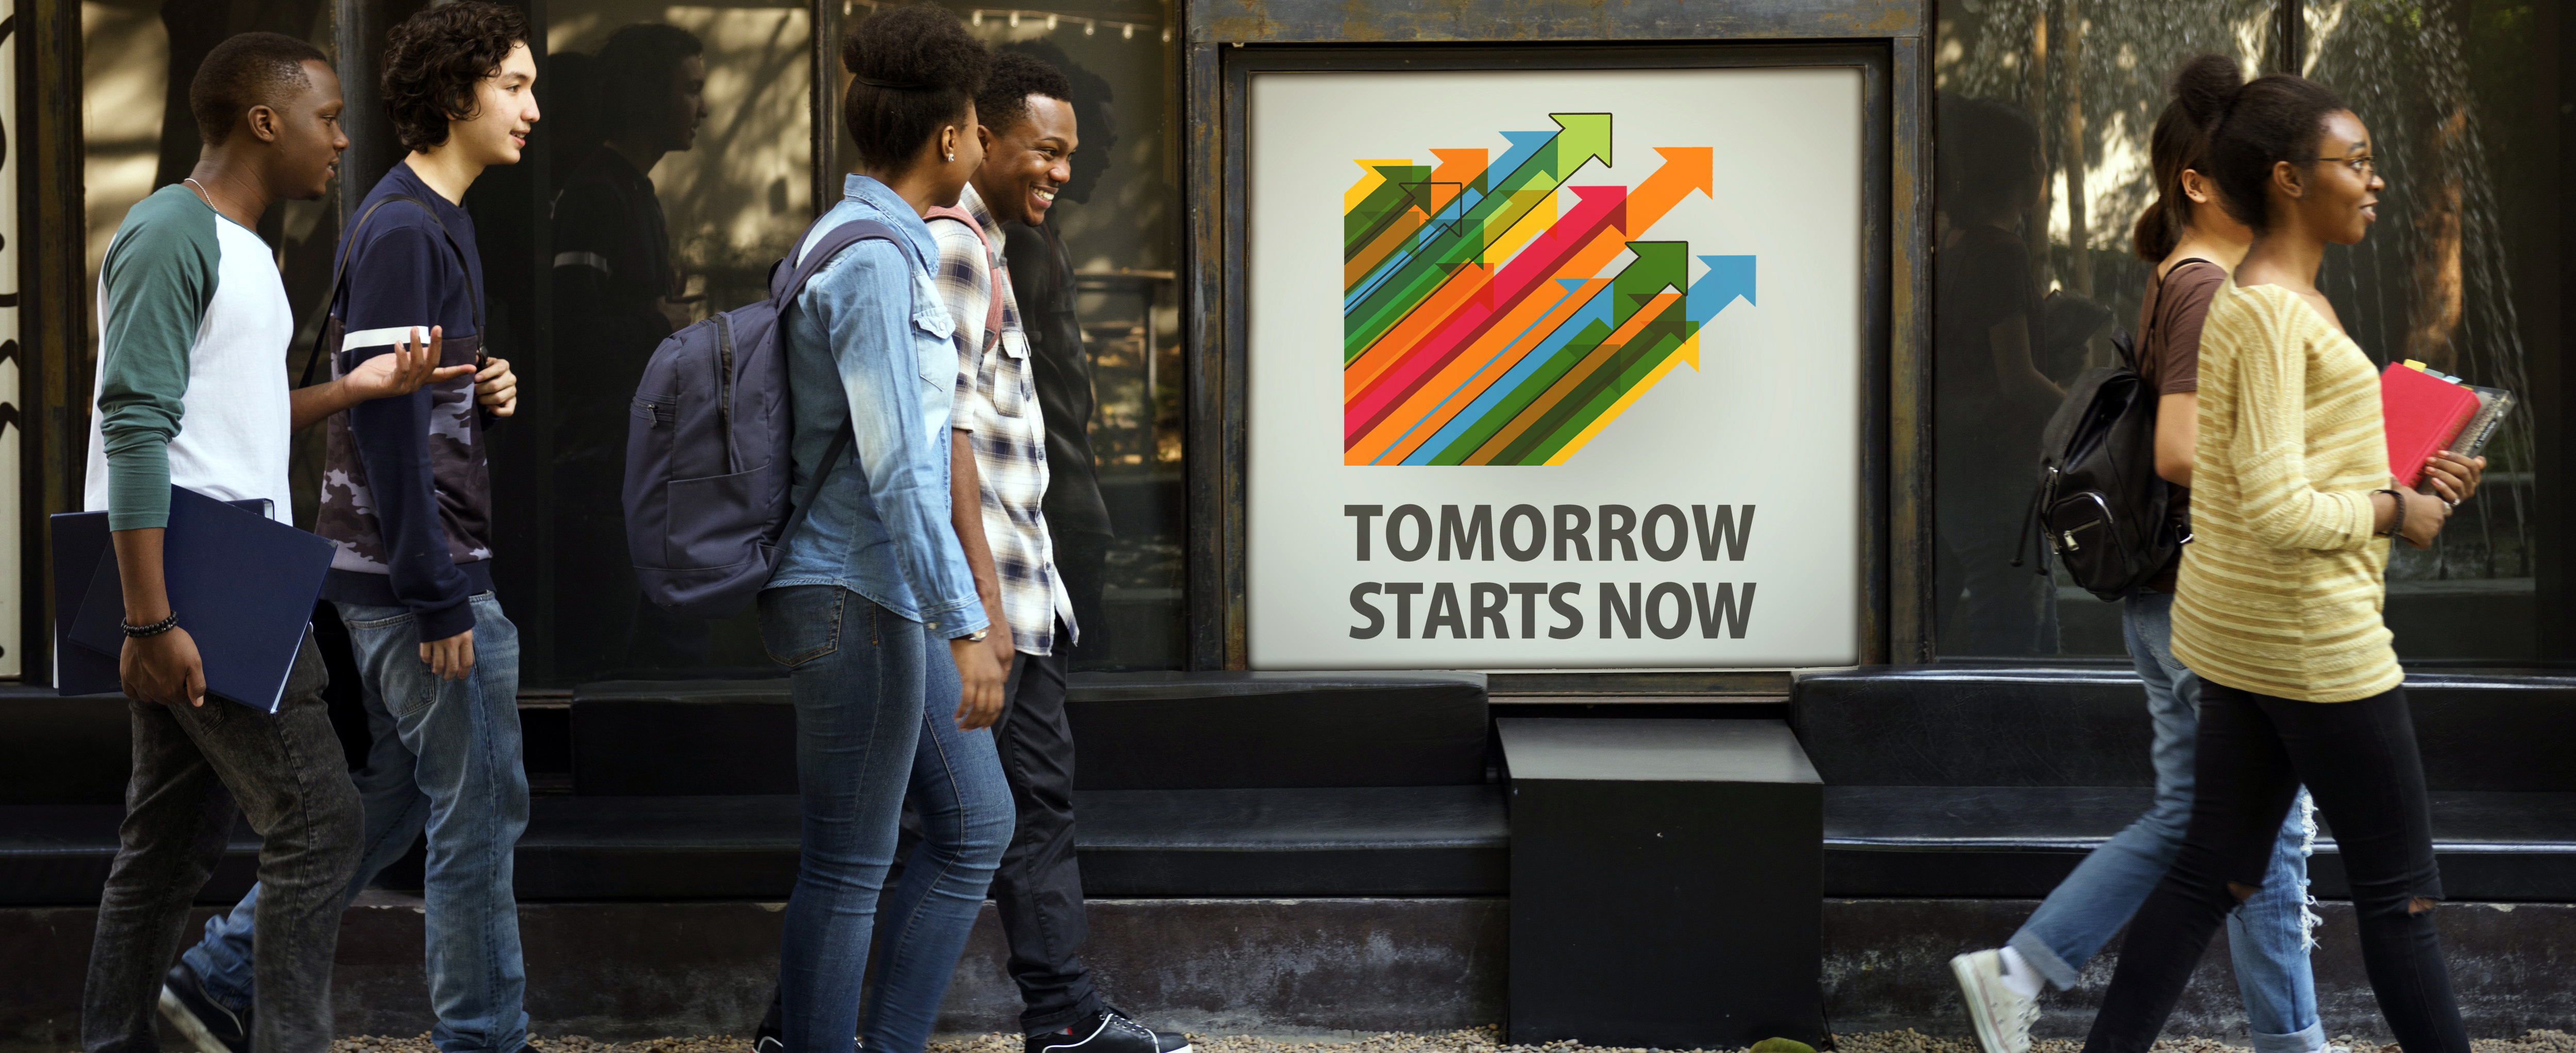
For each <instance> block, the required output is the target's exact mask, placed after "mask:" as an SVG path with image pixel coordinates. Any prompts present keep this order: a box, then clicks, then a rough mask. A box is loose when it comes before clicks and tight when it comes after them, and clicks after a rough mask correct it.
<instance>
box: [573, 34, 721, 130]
mask: <svg viewBox="0 0 2576 1053" xmlns="http://www.w3.org/2000/svg"><path fill="white" fill-rule="evenodd" d="M705 53H706V45H705V44H704V43H702V42H701V41H699V40H698V35H697V34H695V33H692V32H689V31H688V30H685V29H682V28H680V27H678V26H675V25H670V24H668V23H663V22H637V23H634V24H632V25H627V26H620V27H618V30H617V32H614V33H611V34H609V35H608V43H606V44H602V45H600V48H599V79H600V91H599V97H600V99H601V100H602V101H603V102H604V103H607V104H609V105H606V106H604V107H603V111H602V113H601V120H602V123H603V124H605V125H606V126H607V131H608V134H610V135H617V134H620V133H623V132H624V131H626V130H627V129H629V128H638V127H645V128H651V127H660V126H661V125H663V124H666V123H668V122H669V119H670V116H671V113H670V110H671V80H672V78H674V77H677V76H679V73H680V61H681V60H682V59H686V58H688V57H689V56H691V55H703V54H705Z"/></svg>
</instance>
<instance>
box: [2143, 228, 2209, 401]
mask: <svg viewBox="0 0 2576 1053" xmlns="http://www.w3.org/2000/svg"><path fill="white" fill-rule="evenodd" d="M2195 263H2198V264H2202V265H2204V266H2210V267H2215V266H2218V265H2217V264H2215V263H2211V262H2210V261H2208V260H2204V259H2201V258H2200V257H2198V256H2191V257H2187V258H2184V259H2181V260H2177V261H2175V263H2174V265H2173V266H2171V267H2167V268H2165V272H2164V274H2163V275H2161V276H2159V277H2157V278H2156V291H2155V295H2154V296H2153V297H2151V298H2150V299H2149V301H2148V303H2147V317H2146V321H2145V323H2144V324H2143V325H2141V326H2140V327H2139V329H2138V339H2137V347H2138V348H2139V349H2143V348H2144V347H2145V346H2146V342H2147V338H2148V335H2149V334H2151V333H2154V332H2155V331H2156V317H2157V316H2158V315H2160V314H2163V313H2164V304H2165V289H2166V288H2167V287H2169V286H2171V285H2172V284H2173V276H2174V275H2176V274H2180V273H2182V269H2183V268H2185V267H2189V266H2191V265H2192V264H2195ZM2127 354H2128V363H2127V364H2128V367H2129V372H2132V373H2136V372H2139V369H2138V366H2139V365H2140V363H2139V362H2138V358H2137V356H2138V354H2139V352H2138V351H2137V350H2131V351H2129V352H2127Z"/></svg>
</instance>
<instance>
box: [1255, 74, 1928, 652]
mask: <svg viewBox="0 0 2576 1053" xmlns="http://www.w3.org/2000/svg"><path fill="white" fill-rule="evenodd" d="M1570 57H1580V58H1585V59H1587V61H1579V62H1569V61H1566V60H1567V59H1568V58H1570ZM1285 65H1287V66H1289V67H1291V68H1258V67H1256V68H1253V69H1249V70H1246V71H1244V73H1243V82H1242V83H1243V87H1242V91H1241V93H1240V99H1241V106H1240V107H1239V109H1238V110H1237V112H1238V113H1239V114H1240V119H1241V142H1242V152H1241V154H1240V164H1241V166H1242V167H1241V171H1242V174H1243V182H1242V184H1241V186H1242V187H1243V188H1244V191H1245V192H1244V195H1243V221H1242V225H1241V226H1242V231H1243V241H1242V252H1243V256H1242V260H1243V267H1242V279H1243V286H1242V299H1241V302H1242V306H1243V310H1242V317H1241V325H1242V330H1241V333H1242V344H1241V346H1242V347H1243V349H1244V360H1243V370H1244V372H1243V378H1244V387H1243V397H1244V400H1245V405H1244V412H1245V433H1244V434H1245V438H1244V450H1245V460H1244V470H1243V485H1244V514H1243V521H1244V531H1245V534H1244V557H1243V562H1244V587H1245V608H1244V617H1245V621H1246V625H1245V634H1246V642H1247V651H1248V653H1247V658H1248V664H1249V665H1250V666H1251V667H1252V668H1254V669H1328V668H1329V669H1365V668H1469V669H1490V670H1709V669H1780V668H1793V667H1811V666H1832V665H1848V664H1853V663H1856V662H1859V661H1861V660H1862V659H1863V656H1864V652H1865V650H1866V648H1865V647H1864V643H1863V634H1864V631H1865V627H1866V625H1867V624H1868V623H1869V621H1870V620H1869V619H1868V618H1866V617H1865V612H1864V606H1865V597H1866V593H1867V591H1868V590H1867V589H1866V588H1865V579H1866V578H1868V577H1869V576H1870V575H1871V574H1872V570H1873V565H1874V563H1875V562H1876V549H1877V546H1878V539H1877V536H1876V532H1875V531H1874V530H1873V529H1872V526H1871V520H1872V516H1871V514H1870V513H1871V511H1872V510H1871V509H1870V508H1868V507H1865V506H1866V505H1868V503H1869V498H1868V495H1869V492H1870V491H1871V489H1872V487H1873V485H1874V483H1875V481H1876V476H1877V473H1876V472H1874V471H1873V467H1872V466H1873V462H1874V461H1875V460H1876V459H1877V458H1878V457H1879V456H1880V455H1879V452H1878V447H1879V443H1878V441H1875V440H1876V438H1877V435H1878V433H1877V432H1876V430H1875V429H1874V427H1873V420H1874V418H1875V413H1874V411H1875V407H1876V405H1877V398H1876V396H1875V395H1874V392H1876V391H1879V390H1881V389H1882V388H1883V384H1884V365H1883V352H1882V349H1883V347H1884V330H1883V326H1884V321H1883V319H1884V312H1885V300H1884V291H1883V283H1884V273H1883V270H1881V269H1880V268H1879V267H1878V266H1877V265H1876V264H1874V262H1873V261H1874V260H1876V259H1882V258H1883V254H1879V253H1874V252H1873V241H1872V235H1873V233H1875V230H1874V227H1876V224H1874V223H1873V220H1874V219H1876V218H1878V216H1879V215H1880V214H1882V212H1883V209H1884V180H1883V177H1881V178H1880V179H1873V178H1872V173H1871V168H1872V164H1871V162H1872V160H1873V158H1872V156H1871V155H1872V154H1873V153H1874V152H1875V151H1874V149H1873V142H1874V136H1873V133H1872V121H1871V115H1872V112H1873V109H1874V107H1873V106H1872V104H1871V103H1872V100H1871V95H1872V91H1871V87H1872V86H1871V84H1870V83H1869V77H1868V74H1869V72H1870V64H1869V63H1868V62H1866V61H1862V60H1857V59H1855V58H1853V57H1852V55H1851V54H1849V53H1846V52H1837V51H1834V50H1832V49H1800V50H1795V51H1792V50H1790V49H1767V50H1756V49H1740V50H1735V51H1726V50H1723V49H1696V50H1686V49H1652V48H1646V49H1637V48H1631V49H1622V51H1620V52H1605V53H1597V54H1590V55H1585V56H1569V55H1567V54H1563V53H1559V54H1555V55H1548V54H1546V53H1541V54H1540V55H1538V56H1532V57H1531V60H1528V61H1520V62H1508V63H1495V62H1490V61H1488V62H1483V63H1479V62H1478V61H1477V60H1476V59H1475V58H1474V57H1472V56H1452V57H1451V59H1450V60H1449V61H1446V62H1425V61H1421V60H1419V59H1389V58H1388V57H1386V56H1383V55H1381V56H1378V57H1376V58H1375V59H1374V60H1366V59H1363V60H1357V61H1352V62H1337V63H1314V62H1311V61H1309V62H1306V63H1294V62H1292V63H1286V64H1285ZM1299 65H1305V66H1309V67H1311V66H1315V65H1322V66H1324V67H1326V68H1294V67H1296V66H1299ZM1882 163H1883V162H1882ZM1880 243H1881V244H1883V239H1882V241H1881V242H1880ZM1874 285H1876V286H1878V290H1877V292H1876V294H1875V295H1873V286H1874Z"/></svg>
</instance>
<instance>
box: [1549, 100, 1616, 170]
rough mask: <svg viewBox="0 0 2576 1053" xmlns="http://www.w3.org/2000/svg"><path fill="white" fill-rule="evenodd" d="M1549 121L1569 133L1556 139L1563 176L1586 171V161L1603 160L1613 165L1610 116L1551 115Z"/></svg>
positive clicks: (1562, 133) (1602, 162)
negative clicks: (1584, 166) (1580, 169)
mask: <svg viewBox="0 0 2576 1053" xmlns="http://www.w3.org/2000/svg"><path fill="white" fill-rule="evenodd" d="M1547 117H1548V119H1549V120H1552V121H1555V122H1556V126H1557V127H1559V128H1563V129H1565V130H1564V131H1562V132H1559V133H1557V136H1556V156H1557V160H1558V163H1559V165H1560V166H1561V167H1559V168H1558V169H1557V171H1558V172H1560V173H1568V172H1572V171H1574V170H1575V169H1577V168H1581V167H1583V162H1584V160H1585V159H1586V158H1593V157H1597V158H1600V159H1601V164H1602V165H1603V166H1604V167H1608V166H1609V165H1610V115H1609V114H1606V113H1551V114H1548V115H1547Z"/></svg>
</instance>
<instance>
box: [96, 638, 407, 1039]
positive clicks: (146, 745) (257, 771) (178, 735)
mask: <svg viewBox="0 0 2576 1053" xmlns="http://www.w3.org/2000/svg"><path fill="white" fill-rule="evenodd" d="M329 681H330V675H329V674H328V673H325V672H324V671H323V668H322V652H321V649H320V648H318V647H316V646H314V643H313V637H312V635H311V634H309V633H308V634H306V636H305V638H304V649H303V650H302V651H301V652H299V653H298V654H297V655H296V657H295V670H294V672H292V673H290V674H288V676H287V679H286V694H285V697H284V698H283V699H282V700H281V701H280V703H279V705H278V709H277V712H276V713H275V714H268V713H261V712H259V711H257V710H254V709H251V708H249V707H247V706H242V705H237V704H235V703H232V702H226V701H223V700H221V699H215V698H209V699H207V700H206V704H205V705H204V706H203V707H189V706H176V707H173V706H164V705H159V704H157V703H144V702H129V703H127V704H126V705H127V708H128V710H129V712H130V715H131V717H132V720H133V725H134V772H133V775H132V776H131V777H130V779H129V780H128V781H127V783H126V787H125V821H124V822H123V823H122V824H121V825H119V826H118V827H117V839H118V842H119V844H118V848H117V852H116V863H115V866H114V868H113V869H111V870H110V871H109V872H108V878H107V888H106V890H105V891H104V892H103V893H102V894H101V895H100V897H99V904H98V933H97V936H96V937H95V938H94V940H93V941H92V943H91V944H90V952H89V977H88V981H87V983H86V984H85V986H84V987H83V989H82V991H81V1046H82V1048H84V1049H86V1050H88V1051H89V1053H128V1051H133V1053H152V1051H154V1050H157V1049H159V1048H160V1045H159V1040H158V1038H157V1037H156V1035H155V1032H154V1024H153V1010H154V1009H155V1008H156V1007H157V1006H158V1004H159V1002H160V996H161V976H162V974H163V973H164V972H166V971H168V970H169V968H170V962H171V960H172V959H174V958H176V957H178V954H179V940H180V937H181V936H182V935H183V932H182V930H183V929H184V928H185V927H186V925H187V921H188V907H189V904H191V903H193V902H195V900H196V898H197V891H198V890H199V889H201V888H203V887H204V886H205V884H206V879H207V877H209V876H210V875H212V874H213V873H214V869H215V863H216V861H217V860H219V859H221V858H222V856H223V852H224V844H225V842H227V841H229V840H230V839H231V837H232V831H233V815H234V809H235V807H236V806H238V807H239V809H240V811H241V814H243V815H245V816H248V817H249V819H250V825H251V829H254V830H257V831H259V834H260V846H259V882H260V886H261V889H262V892H261V895H260V902H259V914H258V917H257V920H256V922H255V923H254V924H255V926H256V929H255V936H254V944H255V950H254V951H253V952H252V969H253V971H254V973H255V975H256V976H257V977H258V989H257V991H256V993H255V994H254V995H253V1002H252V1007H251V1008H252V1016H251V1036H250V1038H251V1048H252V1049H253V1050H256V1051H258V1053H306V1051H313V1053H318V1051H322V1050H328V1049H329V1048H330V1047H331V958H332V955H333V954H334V952H336V951H337V950H338V948H339V944H340V908H341V902H342V897H343V896H344V895H345V894H346V892H347V886H348V884H349V875H350V873H351V871H353V870H355V869H356V867H357V865H358V841H359V838H360V836H361V833H362V828H363V826H364V818H363V813H362V812H361V810H360V807H359V804H358V791H357V788H356V787H355V786H354V785H352V784H351V783H350V781H349V762H348V759H347V757H346V756H345V755H344V754H342V753H341V752H340V736H339V733H338V732H336V731H333V730H332V728H331V714H330V707H329V705H328V704H327V703H325V702H323V700H322V688H323V686H324V685H326V684H327V683H329Z"/></svg>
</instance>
